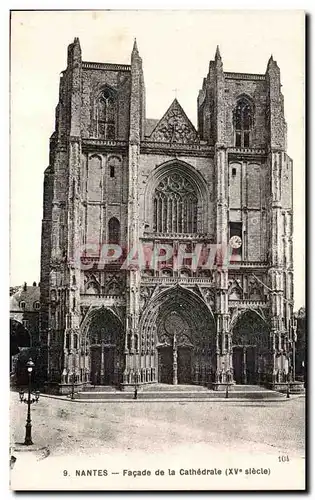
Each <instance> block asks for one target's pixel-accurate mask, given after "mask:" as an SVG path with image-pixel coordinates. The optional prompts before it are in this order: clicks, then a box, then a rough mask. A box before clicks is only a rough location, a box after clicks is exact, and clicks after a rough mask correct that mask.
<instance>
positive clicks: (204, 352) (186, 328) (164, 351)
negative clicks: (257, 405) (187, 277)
mask: <svg viewBox="0 0 315 500" xmlns="http://www.w3.org/2000/svg"><path fill="white" fill-rule="evenodd" d="M147 324H148V325H154V329H152V331H154V335H155V338H154V339H152V340H153V341H154V344H155V350H156V356H155V367H156V369H157V381H158V382H159V383H163V384H174V385H176V384H187V385H189V384H199V385H208V384H210V383H211V381H212V378H213V376H214V373H215V324H214V319H213V316H212V314H211V311H210V310H209V309H208V306H207V305H206V304H205V303H204V302H203V300H202V299H201V298H200V297H199V296H198V295H196V294H195V293H194V292H191V291H189V290H186V289H185V288H182V287H179V286H177V287H174V288H173V289H171V290H168V291H165V292H162V293H161V294H160V295H159V296H158V297H157V298H156V300H155V301H154V304H152V305H151V307H150V314H149V316H148V318H147ZM144 328H145V325H144ZM146 335H147V342H149V343H150V342H151V341H150V339H149V327H148V330H147V332H146Z"/></svg>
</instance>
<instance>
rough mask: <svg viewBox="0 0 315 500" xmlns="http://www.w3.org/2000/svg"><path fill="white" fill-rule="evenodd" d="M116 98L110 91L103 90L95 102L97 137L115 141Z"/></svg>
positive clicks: (107, 89)
mask: <svg viewBox="0 0 315 500" xmlns="http://www.w3.org/2000/svg"><path fill="white" fill-rule="evenodd" d="M115 121H116V96H115V92H114V91H113V90H112V89H109V88H106V89H104V90H103V92H102V93H101V95H100V96H99V98H98V101H97V108H96V129H97V130H96V133H97V136H98V137H103V138H105V139H115Z"/></svg>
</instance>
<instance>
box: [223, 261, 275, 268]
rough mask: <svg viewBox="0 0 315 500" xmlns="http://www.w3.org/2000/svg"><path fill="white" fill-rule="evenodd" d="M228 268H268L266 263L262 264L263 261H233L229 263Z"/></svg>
mask: <svg viewBox="0 0 315 500" xmlns="http://www.w3.org/2000/svg"><path fill="white" fill-rule="evenodd" d="M229 266H235V267H263V268H265V267H266V268H267V267H268V262H263V261H260V260H258V261H247V260H235V261H231V262H229Z"/></svg>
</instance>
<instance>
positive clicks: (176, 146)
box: [140, 140, 214, 155]
mask: <svg viewBox="0 0 315 500" xmlns="http://www.w3.org/2000/svg"><path fill="white" fill-rule="evenodd" d="M140 149H141V150H145V149H167V150H174V151H175V150H176V151H195V152H196V153H198V152H200V153H203V154H207V155H209V154H210V153H211V154H212V153H213V152H214V148H213V146H208V145H206V144H201V143H200V142H191V143H178V142H173V143H172V142H153V141H148V140H144V141H141V144H140Z"/></svg>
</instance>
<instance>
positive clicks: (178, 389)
mask: <svg viewBox="0 0 315 500" xmlns="http://www.w3.org/2000/svg"><path fill="white" fill-rule="evenodd" d="M134 396H135V390H134V387H128V388H125V390H124V391H120V390H118V389H116V388H115V387H111V386H95V387H94V386H89V387H85V388H84V390H83V391H81V392H78V393H76V394H75V399H79V400H113V401H114V400H120V401H124V400H133V399H135V398H134ZM228 398H229V399H248V400H275V399H276V400H282V399H285V398H286V395H285V394H281V393H279V392H277V391H272V390H268V389H265V388H264V387H260V386H256V385H238V386H232V387H231V388H230V389H229V393H228ZM211 399H226V392H225V391H213V390H211V389H208V388H206V387H203V386H199V385H167V384H148V385H145V386H142V387H139V388H138V391H137V400H142V401H143V400H145V401H163V400H173V401H174V400H176V401H180V400H186V401H189V400H194V401H204V400H205V401H206V400H211Z"/></svg>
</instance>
